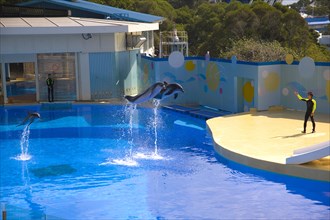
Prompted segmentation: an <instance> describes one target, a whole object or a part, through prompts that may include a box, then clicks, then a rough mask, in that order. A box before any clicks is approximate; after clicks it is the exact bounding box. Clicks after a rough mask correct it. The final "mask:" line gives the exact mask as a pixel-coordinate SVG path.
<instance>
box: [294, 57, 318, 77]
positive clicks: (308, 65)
mask: <svg viewBox="0 0 330 220" xmlns="http://www.w3.org/2000/svg"><path fill="white" fill-rule="evenodd" d="M298 69H299V74H300V75H301V76H302V77H303V78H311V77H312V76H313V74H314V71H315V63H314V60H313V59H312V58H310V57H304V58H302V60H300V62H299V66H298Z"/></svg>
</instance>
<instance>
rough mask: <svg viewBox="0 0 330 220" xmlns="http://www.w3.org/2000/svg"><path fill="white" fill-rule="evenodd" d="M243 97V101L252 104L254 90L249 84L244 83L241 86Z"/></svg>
mask: <svg viewBox="0 0 330 220" xmlns="http://www.w3.org/2000/svg"><path fill="white" fill-rule="evenodd" d="M243 96H244V100H245V101H247V102H252V101H253V98H254V88H253V86H252V84H251V82H246V83H245V84H244V86H243Z"/></svg>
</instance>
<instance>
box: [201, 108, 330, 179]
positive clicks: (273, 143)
mask: <svg viewBox="0 0 330 220" xmlns="http://www.w3.org/2000/svg"><path fill="white" fill-rule="evenodd" d="M303 117H304V112H299V111H288V110H279V111H264V112H251V113H241V114H236V115H229V116H223V117H217V118H212V119H209V120H208V121H207V126H208V129H209V132H210V133H211V135H212V137H213V142H214V148H215V150H216V151H217V152H218V153H219V154H220V155H221V156H223V157H225V158H227V159H229V160H232V161H235V162H237V163H240V164H243V165H246V166H250V167H254V168H258V169H263V170H268V171H271V172H275V173H281V174H286V175H291V176H296V177H302V178H307V179H314V180H321V181H329V182H330V157H329V156H328V157H324V158H322V159H319V160H314V161H311V162H308V163H304V164H301V165H292V164H286V158H288V157H290V156H292V154H293V152H294V151H295V150H297V149H301V148H304V147H308V146H312V145H315V144H319V143H324V142H329V144H330V141H329V139H330V118H329V115H326V114H316V115H315V119H316V123H317V124H316V133H308V132H310V131H311V122H308V125H307V131H308V132H307V134H301V130H302V125H303Z"/></svg>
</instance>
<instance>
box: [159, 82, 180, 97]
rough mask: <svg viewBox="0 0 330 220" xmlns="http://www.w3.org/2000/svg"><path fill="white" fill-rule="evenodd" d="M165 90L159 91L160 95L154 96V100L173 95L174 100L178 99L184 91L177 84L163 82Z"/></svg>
mask: <svg viewBox="0 0 330 220" xmlns="http://www.w3.org/2000/svg"><path fill="white" fill-rule="evenodd" d="M164 85H165V88H164V89H162V90H161V91H160V93H159V94H158V95H157V96H155V99H165V98H168V97H170V96H172V95H174V99H176V98H178V95H179V93H183V92H184V90H183V88H182V86H181V85H180V84H178V83H167V82H164Z"/></svg>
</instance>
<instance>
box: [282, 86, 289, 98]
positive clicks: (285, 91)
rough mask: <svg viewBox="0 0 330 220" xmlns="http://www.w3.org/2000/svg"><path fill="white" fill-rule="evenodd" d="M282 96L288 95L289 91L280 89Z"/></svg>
mask: <svg viewBox="0 0 330 220" xmlns="http://www.w3.org/2000/svg"><path fill="white" fill-rule="evenodd" d="M282 94H283V95H284V96H287V95H289V90H288V88H283V89H282Z"/></svg>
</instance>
